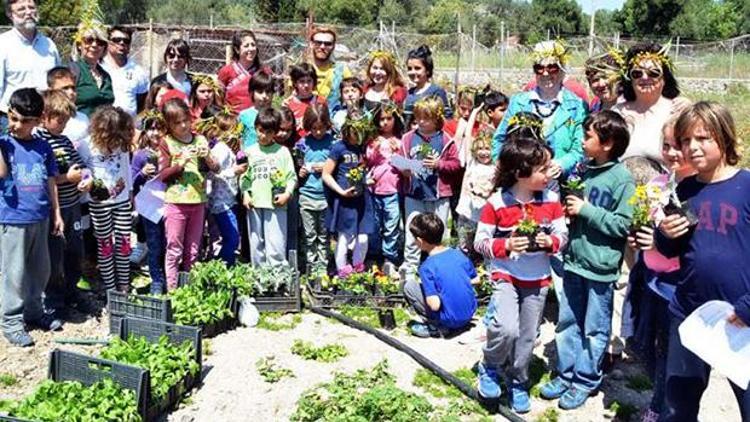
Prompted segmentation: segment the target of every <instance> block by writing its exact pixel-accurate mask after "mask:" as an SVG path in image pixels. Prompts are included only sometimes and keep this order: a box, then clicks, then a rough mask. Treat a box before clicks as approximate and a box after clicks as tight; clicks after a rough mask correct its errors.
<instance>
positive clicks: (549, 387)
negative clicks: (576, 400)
mask: <svg viewBox="0 0 750 422" xmlns="http://www.w3.org/2000/svg"><path fill="white" fill-rule="evenodd" d="M569 388H570V384H568V383H566V382H565V381H563V379H562V378H560V377H555V379H553V380H552V381H549V382H548V383H546V384H544V385H543V386H542V388H540V389H539V395H540V396H541V397H542V398H543V399H547V400H554V399H559V398H560V396H562V395H563V394H565V392H566V391H568V389H569Z"/></svg>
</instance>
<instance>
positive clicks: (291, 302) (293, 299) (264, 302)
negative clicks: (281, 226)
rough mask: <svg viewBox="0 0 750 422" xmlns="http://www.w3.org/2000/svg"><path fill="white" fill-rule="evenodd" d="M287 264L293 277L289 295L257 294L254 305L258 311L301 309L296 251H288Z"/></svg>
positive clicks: (296, 310) (292, 310)
mask: <svg viewBox="0 0 750 422" xmlns="http://www.w3.org/2000/svg"><path fill="white" fill-rule="evenodd" d="M289 266H290V267H292V270H293V274H294V275H293V277H294V280H292V283H291V288H290V290H291V292H290V293H291V294H290V295H289V296H257V297H255V298H254V299H255V307H256V308H258V312H299V311H301V310H302V293H301V291H300V282H299V270H298V269H297V251H296V250H294V249H292V250H290V251H289Z"/></svg>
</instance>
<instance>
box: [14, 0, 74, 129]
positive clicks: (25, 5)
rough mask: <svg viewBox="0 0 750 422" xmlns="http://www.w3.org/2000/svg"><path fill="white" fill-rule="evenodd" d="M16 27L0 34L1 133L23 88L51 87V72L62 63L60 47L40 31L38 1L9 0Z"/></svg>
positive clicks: (41, 88) (40, 88)
mask: <svg viewBox="0 0 750 422" xmlns="http://www.w3.org/2000/svg"><path fill="white" fill-rule="evenodd" d="M5 14H6V15H7V16H8V18H9V19H10V20H11V22H13V29H11V30H9V31H6V32H4V33H3V34H0V45H2V46H3V48H2V49H0V133H5V132H6V131H7V128H8V116H7V113H8V101H9V100H10V96H11V95H12V94H13V92H15V91H16V90H17V89H20V88H37V89H39V90H43V89H46V88H47V71H48V70H50V69H52V68H53V67H55V66H58V65H59V64H60V53H59V52H58V51H57V46H55V43H54V42H53V41H52V40H51V39H49V38H48V37H46V36H44V35H42V34H41V33H39V31H37V22H38V21H39V14H38V13H37V8H36V2H35V1H34V0H7V1H6V2H5Z"/></svg>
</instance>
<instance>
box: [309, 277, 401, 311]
mask: <svg viewBox="0 0 750 422" xmlns="http://www.w3.org/2000/svg"><path fill="white" fill-rule="evenodd" d="M307 290H308V291H309V292H310V300H311V302H312V305H313V306H315V307H318V308H340V307H342V306H369V307H373V308H393V307H401V306H404V304H405V303H406V300H405V298H404V296H403V295H400V294H394V295H374V294H370V293H365V294H361V295H355V294H342V293H340V292H336V293H334V292H330V291H324V290H319V289H316V288H315V287H314V286H312V285H311V284H310V283H307Z"/></svg>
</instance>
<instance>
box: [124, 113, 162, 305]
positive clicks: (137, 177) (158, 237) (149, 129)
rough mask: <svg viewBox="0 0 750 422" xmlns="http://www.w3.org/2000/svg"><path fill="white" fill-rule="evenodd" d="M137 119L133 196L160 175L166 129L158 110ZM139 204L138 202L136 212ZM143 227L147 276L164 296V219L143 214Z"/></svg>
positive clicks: (131, 166)
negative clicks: (161, 150)
mask: <svg viewBox="0 0 750 422" xmlns="http://www.w3.org/2000/svg"><path fill="white" fill-rule="evenodd" d="M138 120H139V121H140V123H141V134H140V136H139V137H138V145H137V148H138V149H137V150H136V151H135V153H134V154H133V162H132V163H131V164H130V174H131V177H132V179H133V196H134V197H135V196H136V195H138V193H139V192H140V191H141V188H142V187H143V185H144V184H145V183H146V182H148V181H149V180H152V179H153V178H154V177H156V176H157V174H158V173H159V148H160V146H161V143H162V142H163V141H164V135H165V134H166V129H167V125H166V122H165V121H164V116H162V114H161V112H159V111H156V110H151V111H146V112H145V113H144V114H142V115H141V116H139V119H138ZM139 205H140V204H139V203H138V202H137V201H136V203H135V208H136V211H138V209H139ZM140 224H141V225H143V231H144V233H145V237H146V244H147V248H148V250H149V251H150V253H149V254H148V273H149V275H150V276H151V294H163V293H164V292H165V290H166V287H167V280H166V276H165V274H164V249H165V244H164V243H165V241H164V218H163V216H162V218H161V219H160V220H159V221H156V222H154V221H151V220H149V219H148V218H146V217H144V216H142V215H141V216H140ZM133 253H135V252H133Z"/></svg>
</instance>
